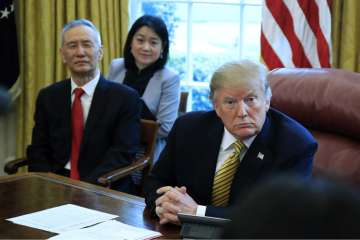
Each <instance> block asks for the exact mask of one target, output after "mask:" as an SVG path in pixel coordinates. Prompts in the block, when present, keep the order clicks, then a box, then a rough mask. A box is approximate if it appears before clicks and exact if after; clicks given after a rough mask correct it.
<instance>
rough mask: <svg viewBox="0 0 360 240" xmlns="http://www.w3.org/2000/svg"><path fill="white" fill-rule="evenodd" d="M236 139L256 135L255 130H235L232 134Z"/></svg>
mask: <svg viewBox="0 0 360 240" xmlns="http://www.w3.org/2000/svg"><path fill="white" fill-rule="evenodd" d="M234 135H235V136H236V138H238V139H242V140H244V139H248V138H251V137H253V136H255V135H256V131H255V130H254V129H242V130H237V131H236V132H235V134H234Z"/></svg>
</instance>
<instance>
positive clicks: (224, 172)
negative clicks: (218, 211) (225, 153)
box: [212, 140, 244, 207]
mask: <svg viewBox="0 0 360 240" xmlns="http://www.w3.org/2000/svg"><path fill="white" fill-rule="evenodd" d="M232 145H233V148H234V153H233V154H232V155H230V157H229V158H228V159H226V160H225V162H224V164H223V165H222V166H221V168H220V169H219V170H218V171H217V172H216V173H215V177H214V184H213V189H212V205H214V206H222V207H225V206H227V204H228V202H229V196H230V188H231V183H232V181H233V179H234V176H235V172H236V169H237V167H238V165H239V163H240V161H239V156H240V152H241V150H242V149H243V147H244V144H243V143H242V142H240V141H239V140H237V141H236V142H234V143H233V144H232Z"/></svg>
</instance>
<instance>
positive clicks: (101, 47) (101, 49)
mask: <svg viewBox="0 0 360 240" xmlns="http://www.w3.org/2000/svg"><path fill="white" fill-rule="evenodd" d="M103 56H104V48H103V46H102V45H101V46H100V47H99V60H98V61H99V62H100V61H101V59H102V58H103Z"/></svg>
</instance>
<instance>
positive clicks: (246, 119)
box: [145, 60, 317, 224]
mask: <svg viewBox="0 0 360 240" xmlns="http://www.w3.org/2000/svg"><path fill="white" fill-rule="evenodd" d="M210 90H211V92H210V94H211V99H212V101H213V105H214V109H215V111H210V112H193V113H189V114H186V115H184V116H182V117H180V118H179V119H178V120H177V121H176V122H175V124H174V126H173V128H172V130H171V132H170V134H169V137H168V142H167V145H166V147H165V149H164V151H163V152H162V154H161V156H160V159H159V161H158V162H157V163H156V164H155V166H154V168H153V169H152V171H151V172H150V174H149V178H148V179H147V180H146V181H145V193H146V204H147V207H148V208H150V210H151V211H152V212H153V213H156V215H157V216H158V217H159V218H160V223H161V224H165V223H167V222H171V223H179V222H178V218H177V213H178V212H183V213H188V214H194V215H195V214H196V215H207V216H215V217H229V214H230V211H231V210H232V206H233V204H234V203H235V202H237V201H238V200H239V199H241V198H242V197H243V196H244V195H245V194H246V193H247V192H248V191H249V190H250V189H251V188H252V187H253V186H255V184H256V183H259V182H261V181H263V180H264V179H265V178H266V177H269V176H270V175H273V174H278V173H284V172H293V173H296V174H299V175H301V176H303V177H308V176H310V175H311V170H312V162H313V156H314V154H315V152H316V149H317V143H316V141H315V140H314V138H313V137H312V136H311V134H310V133H309V132H308V131H307V130H306V129H305V128H304V127H302V126H301V125H300V124H299V123H297V122H296V121H295V120H293V119H291V118H289V117H287V116H286V115H284V114H282V113H280V112H279V111H277V110H275V109H271V108H270V99H271V89H270V86H269V84H268V82H267V78H266V69H265V68H264V67H263V66H262V65H260V64H257V63H254V62H251V61H248V60H245V61H239V62H231V63H228V64H225V65H224V66H222V67H220V68H219V69H218V70H217V71H216V72H215V73H214V75H213V77H212V79H211V84H210ZM234 159H235V160H234ZM229 166H233V167H232V168H231V167H229ZM229 168H230V169H231V170H229ZM225 169H226V170H225ZM219 196H220V197H219ZM219 200H220V201H219Z"/></svg>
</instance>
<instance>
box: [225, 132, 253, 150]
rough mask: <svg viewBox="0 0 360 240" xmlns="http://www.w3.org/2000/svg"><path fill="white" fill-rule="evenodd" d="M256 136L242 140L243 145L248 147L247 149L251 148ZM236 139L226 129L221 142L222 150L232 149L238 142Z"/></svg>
mask: <svg viewBox="0 0 360 240" xmlns="http://www.w3.org/2000/svg"><path fill="white" fill-rule="evenodd" d="M255 137H256V135H255V136H252V137H250V138H247V139H245V140H242V143H243V144H244V145H245V146H246V148H247V149H249V148H250V145H251V144H252V142H253V141H254V139H255ZM236 140H237V139H236V138H235V137H234V136H233V135H232V134H231V133H230V132H229V131H228V130H227V129H226V128H225V127H224V135H223V139H222V142H221V150H223V151H224V150H227V149H229V148H230V146H231V145H232V144H233V143H234V142H236Z"/></svg>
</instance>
